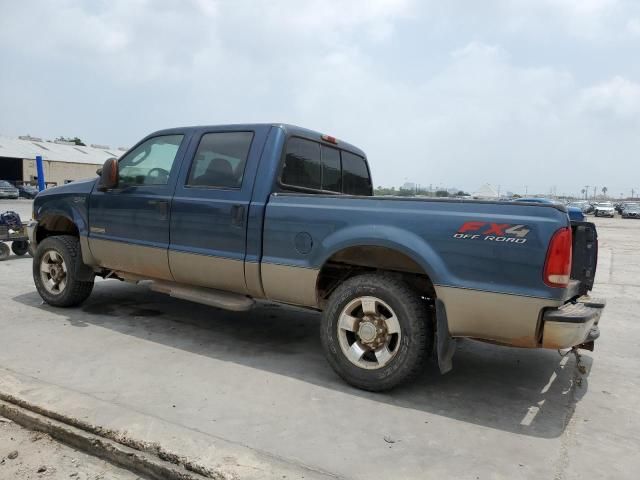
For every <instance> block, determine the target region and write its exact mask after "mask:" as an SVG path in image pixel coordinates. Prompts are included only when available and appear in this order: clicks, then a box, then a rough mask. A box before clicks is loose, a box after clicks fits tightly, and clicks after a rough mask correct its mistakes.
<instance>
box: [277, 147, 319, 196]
mask: <svg viewBox="0 0 640 480" xmlns="http://www.w3.org/2000/svg"><path fill="white" fill-rule="evenodd" d="M281 182H282V183H283V184H284V185H289V186H293V187H302V188H310V189H313V190H320V189H321V188H322V166H321V163H320V144H318V143H316V142H311V141H309V140H304V139H302V138H297V137H293V138H291V139H289V141H288V142H287V149H286V152H285V160H284V167H283V168H282V177H281Z"/></svg>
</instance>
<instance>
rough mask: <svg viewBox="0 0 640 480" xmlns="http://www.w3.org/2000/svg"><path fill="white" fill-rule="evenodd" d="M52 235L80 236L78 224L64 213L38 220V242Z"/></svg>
mask: <svg viewBox="0 0 640 480" xmlns="http://www.w3.org/2000/svg"><path fill="white" fill-rule="evenodd" d="M52 235H72V236H74V237H79V236H80V234H79V232H78V227H77V226H76V224H75V223H73V222H72V221H71V220H69V219H68V218H67V217H64V216H62V215H49V216H47V217H44V218H43V219H42V220H40V221H39V222H38V228H37V229H36V242H37V243H40V242H41V241H42V240H44V239H45V238H47V237H50V236H52Z"/></svg>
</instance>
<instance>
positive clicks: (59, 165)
mask: <svg viewBox="0 0 640 480" xmlns="http://www.w3.org/2000/svg"><path fill="white" fill-rule="evenodd" d="M125 150H126V149H125V148H110V147H107V146H105V145H91V146H86V147H84V146H77V145H75V144H74V143H71V142H62V141H59V140H56V141H52V140H43V139H41V138H37V137H31V136H22V137H18V138H10V137H0V179H2V180H9V181H10V182H12V183H16V184H20V183H23V182H24V183H32V184H35V183H36V182H37V173H36V162H35V158H36V155H41V156H42V160H43V166H44V177H45V181H46V183H47V185H62V184H64V183H68V182H71V181H73V180H79V179H81V178H88V177H93V176H95V175H96V169H97V168H98V167H99V166H101V165H102V164H103V163H104V161H105V160H106V159H108V158H112V157H116V158H119V157H120V156H121V155H122V154H123V153H124V151H125Z"/></svg>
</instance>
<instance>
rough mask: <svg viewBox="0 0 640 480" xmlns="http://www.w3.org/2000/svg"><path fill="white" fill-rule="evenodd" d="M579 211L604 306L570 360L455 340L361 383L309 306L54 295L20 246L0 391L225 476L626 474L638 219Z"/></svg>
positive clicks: (112, 288) (101, 292)
mask: <svg viewBox="0 0 640 480" xmlns="http://www.w3.org/2000/svg"><path fill="white" fill-rule="evenodd" d="M0 210H3V204H2V203H0ZM29 210H30V207H29V208H28V209H27V211H29ZM595 222H596V223H597V224H598V228H599V234H600V263H599V268H598V276H597V284H596V288H595V291H594V292H593V294H594V295H595V296H598V297H605V298H607V300H608V306H607V308H606V310H605V313H604V314H603V317H602V320H601V322H600V328H601V333H602V336H601V338H600V339H599V340H598V342H597V343H596V350H595V352H593V353H590V352H584V355H583V358H582V362H583V364H584V366H585V367H586V373H585V374H581V373H580V372H578V370H577V369H576V368H575V359H574V358H573V357H565V358H561V357H560V356H559V355H558V353H557V352H555V351H544V350H521V349H515V348H506V347H497V346H493V345H486V344H482V343H478V342H474V341H462V342H461V343H460V345H459V348H458V351H457V353H456V356H455V357H454V370H453V371H452V372H451V373H449V374H447V375H445V376H440V375H439V374H438V373H437V372H436V369H435V367H431V368H429V369H427V371H425V372H424V375H423V376H422V377H421V378H419V379H418V380H417V381H416V382H414V383H412V384H411V385H407V386H406V387H402V388H399V389H396V390H394V391H392V392H389V393H385V394H372V393H367V392H363V391H360V390H356V389H354V388H351V387H349V386H348V385H345V384H344V383H343V382H342V381H341V380H340V379H339V378H338V377H337V376H336V375H335V374H334V373H333V371H332V370H331V369H330V367H329V366H328V365H327V363H326V362H325V360H324V358H323V357H322V353H321V350H320V344H319V339H318V315H317V314H316V313H313V312H307V311H304V310H299V309H294V308H288V307H281V306H278V305H273V304H268V303H265V304H262V305H260V306H259V307H258V308H256V309H254V310H253V311H251V312H248V313H234V312H225V311H222V310H217V309H214V308H210V307H205V306H200V305H195V304H191V303H188V302H184V301H180V300H176V299H171V298H169V297H166V296H163V295H161V294H157V293H153V292H150V291H148V290H147V289H146V288H144V287H139V286H134V285H130V284H125V283H121V282H117V281H98V282H96V286H95V289H94V293H93V295H92V296H91V298H90V299H89V300H88V301H87V302H86V303H85V304H84V305H83V306H82V307H81V308H76V309H67V310H63V309H55V308H52V307H50V306H48V305H44V304H43V303H42V302H41V300H40V297H39V296H38V294H37V293H36V291H35V289H34V287H33V282H32V280H31V261H30V258H28V257H27V258H17V257H11V258H10V259H9V260H6V261H4V262H0V302H1V303H0V305H2V310H1V311H2V313H0V393H8V394H12V395H15V396H18V397H20V398H23V399H25V400H27V401H29V402H32V403H34V404H37V405H42V406H46V408H49V409H51V410H53V411H56V412H60V413H62V414H64V415H67V416H69V417H73V418H79V419H82V420H83V421H86V422H89V423H92V424H96V425H102V426H105V427H108V428H111V429H114V430H116V431H119V432H123V435H126V436H128V437H131V438H137V439H140V440H143V441H145V442H158V443H160V445H162V447H163V448H166V449H168V450H170V451H174V452H178V453H180V454H182V455H185V456H186V457H188V458H190V459H193V460H194V461H196V462H198V463H199V464H201V465H206V466H209V467H212V468H219V469H222V470H223V471H226V472H229V478H232V477H233V475H236V476H237V477H238V478H282V476H283V475H285V476H286V478H327V477H339V478H354V479H365V478H371V477H375V478H379V479H387V478H389V479H399V478H421V479H424V478H434V479H435V478H437V479H440V478H460V479H473V480H476V479H499V478H509V479H513V478H539V479H578V478H585V477H587V478H616V479H624V478H635V477H636V474H634V473H633V472H634V471H637V470H638V469H640V455H638V452H639V451H640V433H638V432H640V416H639V415H638V414H637V409H636V402H637V401H638V400H640V373H639V372H640V357H639V355H638V351H639V350H640V349H639V347H640V313H639V311H638V305H639V302H638V299H637V298H638V296H639V295H640V280H639V278H640V250H639V248H638V244H637V238H638V236H639V234H640V222H636V221H633V220H622V219H620V218H618V217H616V218H615V219H595Z"/></svg>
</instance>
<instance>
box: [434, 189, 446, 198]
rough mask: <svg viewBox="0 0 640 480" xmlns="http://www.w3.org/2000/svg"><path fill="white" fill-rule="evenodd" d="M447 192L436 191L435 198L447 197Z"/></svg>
mask: <svg viewBox="0 0 640 480" xmlns="http://www.w3.org/2000/svg"><path fill="white" fill-rule="evenodd" d="M448 196H449V192H447V191H446V190H436V197H448Z"/></svg>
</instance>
